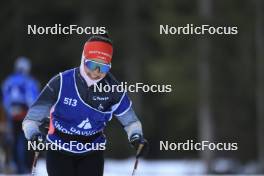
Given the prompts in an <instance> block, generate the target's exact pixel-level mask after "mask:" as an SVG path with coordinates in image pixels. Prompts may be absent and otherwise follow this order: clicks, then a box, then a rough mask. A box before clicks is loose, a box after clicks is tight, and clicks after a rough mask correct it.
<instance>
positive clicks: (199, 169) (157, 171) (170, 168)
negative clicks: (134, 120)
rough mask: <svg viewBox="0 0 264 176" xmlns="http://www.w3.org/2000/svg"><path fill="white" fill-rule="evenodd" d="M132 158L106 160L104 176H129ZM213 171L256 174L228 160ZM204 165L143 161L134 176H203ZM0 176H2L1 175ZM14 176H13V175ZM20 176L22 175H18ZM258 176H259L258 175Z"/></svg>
mask: <svg viewBox="0 0 264 176" xmlns="http://www.w3.org/2000/svg"><path fill="white" fill-rule="evenodd" d="M134 162H135V159H134V158H129V159H125V160H114V159H106V160H105V168H104V176H130V175H132V171H133V167H134ZM215 166H216V167H215V170H217V171H222V172H224V171H226V170H227V169H230V167H231V168H235V170H236V171H237V172H238V173H243V174H239V175H236V176H242V175H247V176H249V175H250V176H251V175H254V174H252V173H256V172H255V171H256V167H255V166H256V165H255V164H254V163H251V164H248V165H247V166H237V167H234V166H235V165H234V164H232V162H230V160H226V159H220V160H218V161H217V162H216V165H215ZM204 173H205V165H204V164H203V162H201V160H143V159H141V160H140V161H139V164H138V169H137V171H136V175H135V176H182V175H184V176H186V175H191V176H193V175H200V176H201V175H204ZM36 175H37V176H47V172H46V165H45V160H44V159H42V158H41V159H39V160H38V163H37V173H36ZM0 176H4V175H1V174H0ZM9 176H11V175H9ZM13 176H14V175H13ZM20 176H22V175H20ZM258 176H260V175H258ZM262 176H263V175H262Z"/></svg>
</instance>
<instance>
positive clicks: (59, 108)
mask: <svg viewBox="0 0 264 176" xmlns="http://www.w3.org/2000/svg"><path fill="white" fill-rule="evenodd" d="M112 55H113V45H112V42H111V40H110V39H109V38H108V36H106V35H102V36H98V35H97V36H92V37H91V38H90V39H89V40H88V41H87V42H86V43H85V45H84V48H83V53H82V59H81V64H80V67H77V68H73V69H70V70H67V71H64V72H62V73H60V74H58V75H56V76H54V77H53V78H52V79H51V80H50V81H49V82H48V84H47V85H46V86H45V88H44V89H43V90H42V92H41V94H40V96H39V97H38V99H37V101H36V102H35V103H34V104H33V106H32V107H31V108H30V110H29V112H28V114H27V116H26V118H25V120H24V122H23V130H24V133H25V137H26V138H27V139H28V140H31V141H34V140H36V139H37V138H36V136H40V135H41V132H40V130H39V127H40V125H41V122H42V121H43V119H44V118H46V117H48V116H49V114H50V126H49V132H48V135H47V141H48V142H50V143H52V144H56V145H59V146H60V147H61V148H60V149H61V150H58V151H57V150H48V151H47V156H46V162H47V171H48V174H49V175H50V176H65V175H72V176H73V175H74V176H78V175H79V176H82V175H89V176H102V175H103V168H104V157H103V150H100V149H99V150H96V147H95V146H100V147H101V149H104V147H102V146H103V144H105V142H106V138H105V135H104V132H103V131H104V128H105V127H106V125H107V122H108V121H110V120H111V118H112V116H115V117H116V118H117V119H118V120H119V121H120V122H121V124H122V126H123V127H124V129H125V131H126V132H127V135H128V139H129V141H130V143H131V144H132V145H133V146H134V147H135V148H136V149H137V147H138V145H139V144H146V140H145V139H144V138H143V133H142V127H141V123H140V121H139V120H138V118H137V116H136V115H135V112H134V110H133V109H132V106H131V105H132V102H131V100H130V99H129V97H128V95H127V94H126V92H118V91H114V92H112V91H110V92H99V91H98V90H95V89H94V86H95V84H97V85H99V84H102V86H105V85H118V84H119V83H118V82H117V81H116V79H115V78H114V77H113V75H112V74H111V73H110V72H109V70H110V68H111V60H112ZM58 141H60V142H61V143H60V144H58ZM71 141H75V142H76V143H75V144H77V143H78V145H79V144H94V145H89V147H87V148H84V149H80V148H78V147H77V145H74V146H71V147H70V146H68V145H62V144H69V143H70V142H71ZM96 144H97V145H96ZM98 144H99V145H98ZM79 146H81V145H79ZM91 147H93V148H91ZM100 147H99V148H100ZM93 149H94V150H93ZM97 149H98V148H97Z"/></svg>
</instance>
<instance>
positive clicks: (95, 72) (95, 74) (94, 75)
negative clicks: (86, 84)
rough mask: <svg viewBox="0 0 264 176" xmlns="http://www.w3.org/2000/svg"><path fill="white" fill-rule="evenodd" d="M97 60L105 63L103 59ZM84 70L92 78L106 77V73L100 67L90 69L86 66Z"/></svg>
mask: <svg viewBox="0 0 264 176" xmlns="http://www.w3.org/2000/svg"><path fill="white" fill-rule="evenodd" d="M95 61H96V62H101V63H104V62H102V61H101V60H95ZM84 71H85V73H86V74H87V76H89V77H90V79H92V80H97V79H102V78H104V77H105V76H106V73H102V72H100V69H99V68H96V69H94V70H90V69H89V68H87V67H86V66H84Z"/></svg>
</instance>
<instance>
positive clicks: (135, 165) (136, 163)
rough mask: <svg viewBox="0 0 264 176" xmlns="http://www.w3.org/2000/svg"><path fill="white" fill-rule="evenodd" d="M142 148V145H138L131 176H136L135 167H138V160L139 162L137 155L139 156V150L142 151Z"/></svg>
mask: <svg viewBox="0 0 264 176" xmlns="http://www.w3.org/2000/svg"><path fill="white" fill-rule="evenodd" d="M143 147H144V144H139V146H138V149H137V153H136V161H135V164H134V169H133V172H132V176H134V175H135V174H136V170H137V166H138V160H139V154H140V152H141V150H142V149H143Z"/></svg>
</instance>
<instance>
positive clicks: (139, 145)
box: [129, 134, 148, 158]
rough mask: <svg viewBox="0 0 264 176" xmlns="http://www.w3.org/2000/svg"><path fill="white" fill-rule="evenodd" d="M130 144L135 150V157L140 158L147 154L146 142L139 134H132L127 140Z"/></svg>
mask: <svg viewBox="0 0 264 176" xmlns="http://www.w3.org/2000/svg"><path fill="white" fill-rule="evenodd" d="M129 142H130V144H131V145H132V146H133V147H134V148H135V149H136V151H137V154H136V157H137V158H138V157H140V156H142V155H143V154H145V153H146V152H147V149H148V141H147V140H146V139H145V138H144V137H143V136H142V135H140V134H133V135H132V136H131V137H130V140H129Z"/></svg>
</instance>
